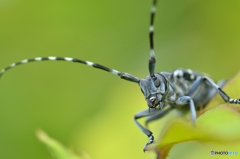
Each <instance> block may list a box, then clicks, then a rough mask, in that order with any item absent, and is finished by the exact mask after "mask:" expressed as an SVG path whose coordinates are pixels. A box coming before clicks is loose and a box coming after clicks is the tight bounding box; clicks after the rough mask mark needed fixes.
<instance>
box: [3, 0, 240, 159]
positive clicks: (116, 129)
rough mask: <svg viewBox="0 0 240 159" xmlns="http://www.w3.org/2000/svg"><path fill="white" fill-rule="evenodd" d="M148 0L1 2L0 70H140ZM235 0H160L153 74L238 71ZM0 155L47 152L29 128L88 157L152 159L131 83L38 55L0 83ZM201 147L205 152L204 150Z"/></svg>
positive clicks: (42, 65)
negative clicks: (64, 58)
mask: <svg viewBox="0 0 240 159" xmlns="http://www.w3.org/2000/svg"><path fill="white" fill-rule="evenodd" d="M151 4H152V1H151V0H148V1H147V0H141V1H137V0H121V1H116V0H111V1H110V0H100V1H97V0H91V1H86V0H70V1H67V0H59V1H56V0H55V1H54V0H41V1H40V0H36V1H32V0H0V68H4V67H6V66H8V65H9V64H11V63H13V62H17V61H20V60H23V59H26V58H33V57H39V56H67V57H76V58H79V59H83V60H89V61H92V62H96V63H100V64H103V65H105V66H108V67H110V68H113V69H116V70H119V71H124V72H128V73H131V74H133V75H135V76H137V77H139V78H144V77H145V76H146V75H148V66H147V65H148V59H149V38H148V30H149V29H148V28H149V23H150V7H151ZM239 19H240V1H236V0H229V1H224V0H211V1H209V0H195V1H192V0H181V1H179V0H160V1H159V2H158V6H157V13H156V19H155V20H156V21H155V36H154V42H155V54H156V58H157V65H156V69H155V70H156V72H160V71H170V70H172V69H175V68H179V67H180V68H191V69H193V70H197V71H199V72H205V73H208V74H210V75H211V76H212V78H213V79H215V80H220V79H221V78H231V77H233V76H234V75H235V74H236V73H237V72H238V70H239V67H240V65H239V59H240V54H239V51H240V44H239V43H240V21H239ZM0 90H1V91H0V94H1V99H0V105H1V109H0V126H1V128H0V158H4V159H8V158H9V159H13V158H18V159H21V158H23V159H26V158H34V159H42V158H50V154H49V153H48V151H47V150H46V149H45V147H44V146H43V145H42V144H41V143H40V142H39V141H38V140H37V138H36V136H35V130H36V129H38V128H42V129H43V130H44V131H46V132H47V133H48V134H49V135H50V136H52V137H54V138H56V139H57V140H59V141H60V142H62V143H63V144H65V145H67V146H68V147H71V148H72V149H74V150H75V151H77V152H81V151H84V152H86V153H88V154H89V155H90V156H91V157H92V158H94V159H102V158H104V159H107V158H111V159H112V158H116V159H117V158H119V159H120V158H139V159H141V158H143V159H145V158H153V157H154V154H153V153H145V154H144V153H143V152H142V148H143V146H144V144H145V143H146V142H147V141H148V139H147V137H146V136H145V135H144V134H143V133H142V132H141V131H140V130H139V129H138V128H137V126H136V125H135V124H134V122H133V115H134V114H135V113H137V112H138V111H140V110H143V109H146V108H147V105H146V103H145V100H144V97H143V95H142V94H141V91H140V88H139V86H138V85H136V84H134V83H131V82H127V81H124V80H121V79H119V77H117V76H115V75H113V74H110V73H107V72H104V71H101V70H98V69H93V68H91V67H89V66H86V65H81V64H76V63H71V62H56V61H45V62H35V63H30V64H25V65H21V66H19V67H16V68H14V69H11V70H9V71H8V72H6V74H4V75H3V77H2V78H1V81H0ZM206 153H209V152H206Z"/></svg>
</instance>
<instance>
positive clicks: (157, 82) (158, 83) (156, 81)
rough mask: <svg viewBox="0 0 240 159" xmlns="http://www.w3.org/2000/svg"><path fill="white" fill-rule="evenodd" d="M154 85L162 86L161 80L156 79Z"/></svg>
mask: <svg viewBox="0 0 240 159" xmlns="http://www.w3.org/2000/svg"><path fill="white" fill-rule="evenodd" d="M154 85H155V86H156V87H159V86H160V81H159V80H158V79H156V80H154Z"/></svg>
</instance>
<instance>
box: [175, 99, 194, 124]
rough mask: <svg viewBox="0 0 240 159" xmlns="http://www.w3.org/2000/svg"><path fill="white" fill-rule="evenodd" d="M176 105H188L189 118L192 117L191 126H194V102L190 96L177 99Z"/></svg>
mask: <svg viewBox="0 0 240 159" xmlns="http://www.w3.org/2000/svg"><path fill="white" fill-rule="evenodd" d="M176 104H177V105H185V104H188V105H189V106H190V111H191V116H192V124H193V125H195V121H196V118H197V115H196V109H195V106H194V102H193V100H192V98H191V97H190V96H183V97H180V98H178V99H177V101H176Z"/></svg>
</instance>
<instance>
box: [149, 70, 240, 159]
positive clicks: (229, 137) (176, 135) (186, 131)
mask: <svg viewBox="0 0 240 159" xmlns="http://www.w3.org/2000/svg"><path fill="white" fill-rule="evenodd" d="M223 90H224V91H226V92H227V94H228V95H229V96H230V97H232V98H237V96H238V95H240V74H237V76H236V77H234V78H233V79H232V80H230V81H229V82H228V83H227V84H226V85H225V87H224V88H223ZM223 103H225V102H224V101H223V99H222V98H221V97H220V95H217V96H216V97H214V99H212V100H211V102H210V103H209V104H208V105H207V106H206V107H205V108H204V109H203V111H202V112H201V113H200V114H199V115H198V118H197V120H196V126H192V124H191V121H190V120H186V119H185V118H184V117H175V118H174V119H172V120H171V121H170V122H168V124H167V125H166V126H165V128H164V129H163V130H162V131H161V132H160V136H159V138H158V140H157V141H156V144H155V145H150V146H148V150H152V149H155V150H157V152H158V154H159V157H160V158H161V159H165V158H166V157H167V156H168V155H169V152H170V150H171V149H172V148H174V150H175V152H177V151H178V150H177V147H178V149H181V153H180V154H182V153H189V151H188V150H189V143H191V144H190V145H191V149H193V148H194V145H198V144H199V143H201V144H200V145H201V146H202V147H201V146H200V148H199V147H198V152H199V154H198V157H200V158H201V157H202V158H204V157H203V156H204V155H208V156H210V151H211V150H210V148H211V149H215V150H218V149H219V147H221V146H222V145H232V146H233V147H231V146H230V149H229V150H226V149H222V150H221V151H233V150H231V148H236V147H238V148H239V149H238V151H239V150H240V135H239V134H240V107H239V106H238V105H234V104H223ZM192 142H195V144H192ZM182 143H185V144H182ZM186 143H187V144H186ZM196 143H198V144H196ZM177 145H181V146H177ZM184 145H185V146H186V148H184ZM203 145H210V147H208V148H209V151H208V152H206V154H204V153H202V151H201V149H206V147H207V146H203ZM175 147H176V148H175ZM196 147H197V146H196ZM228 148H229V147H228ZM184 151H185V152H184ZM219 151H220V150H219ZM170 154H172V155H171V159H172V156H176V155H174V152H172V151H171V152H170ZM201 155H203V156H201ZM191 157H193V156H191ZM191 157H189V158H191ZM195 157H196V156H195ZM176 158H179V155H177V156H176ZM184 158H186V157H184ZM205 158H206V156H205Z"/></svg>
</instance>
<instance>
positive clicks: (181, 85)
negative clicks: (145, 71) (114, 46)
mask: <svg viewBox="0 0 240 159" xmlns="http://www.w3.org/2000/svg"><path fill="white" fill-rule="evenodd" d="M156 3H157V0H153V4H152V8H151V18H150V27H149V37H150V59H149V63H148V67H149V74H150V75H148V76H147V77H146V78H145V79H139V78H137V77H135V76H133V75H131V74H128V73H125V72H119V71H117V70H114V69H111V68H108V67H105V66H103V65H100V64H97V63H92V62H89V61H84V60H80V59H77V58H69V57H37V58H33V59H26V60H22V61H20V62H17V63H13V64H11V65H9V66H8V67H6V68H4V69H3V70H2V71H1V72H0V76H1V75H2V74H3V73H4V72H5V71H7V70H8V69H9V68H12V67H14V66H17V65H19V64H23V63H28V62H32V61H44V60H58V61H72V62H77V63H82V64H86V65H89V66H93V67H95V68H98V69H101V70H105V71H107V72H110V73H113V74H115V75H118V76H120V78H122V79H125V80H127V81H131V82H135V83H138V84H139V86H140V88H141V91H142V93H143V95H144V97H145V100H146V101H147V105H148V107H149V108H148V109H146V110H143V111H141V112H139V113H137V114H135V116H134V122H135V123H136V125H137V126H138V127H139V128H140V129H141V131H142V132H143V133H145V134H146V135H147V136H148V137H149V142H148V143H146V144H145V146H144V148H143V150H144V151H145V150H146V147H147V145H149V144H151V143H153V141H154V137H153V133H152V132H151V131H149V130H148V129H147V128H145V127H143V126H142V125H141V124H140V123H139V122H138V121H137V119H139V118H142V117H147V116H149V117H148V119H147V120H146V123H149V122H150V121H153V120H156V119H159V118H161V117H163V116H164V115H166V114H167V113H168V112H170V110H172V109H177V110H179V111H185V110H186V109H190V112H191V119H192V124H193V125H194V124H195V121H196V108H199V107H201V106H205V105H206V104H207V103H208V102H209V100H210V99H211V98H212V97H213V96H215V95H216V94H217V93H218V94H219V95H221V97H222V98H223V100H224V101H225V102H229V103H235V104H240V99H230V97H229V96H228V95H227V94H226V93H225V92H224V91H222V89H221V87H222V86H223V85H224V84H225V83H226V81H224V80H222V81H220V82H219V83H218V84H215V83H214V82H213V80H212V79H210V78H209V77H207V76H205V75H204V74H201V73H198V72H195V71H191V70H190V69H176V70H173V71H171V72H160V73H155V72H154V69H155V63H156V59H155V54H154V47H153V31H154V27H153V22H154V15H155V11H156Z"/></svg>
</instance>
